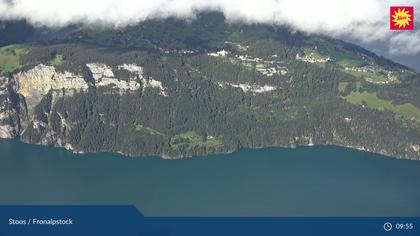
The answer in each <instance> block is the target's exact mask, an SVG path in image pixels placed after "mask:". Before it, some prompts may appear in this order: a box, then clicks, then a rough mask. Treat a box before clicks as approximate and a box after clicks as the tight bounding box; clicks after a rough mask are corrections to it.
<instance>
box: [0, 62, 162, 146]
mask: <svg viewBox="0 0 420 236" xmlns="http://www.w3.org/2000/svg"><path fill="white" fill-rule="evenodd" d="M86 66H87V67H88V68H89V70H90V72H91V73H92V76H93V78H94V82H93V83H91V82H88V81H87V79H86V78H84V77H83V76H82V75H81V74H77V73H73V72H69V71H64V72H59V71H57V70H56V69H55V68H54V67H53V66H47V65H43V64H40V65H37V66H35V67H34V68H32V69H30V70H27V71H22V72H19V73H17V74H15V75H13V76H12V77H10V78H6V77H0V138H13V137H18V136H20V137H21V139H22V140H23V141H26V142H30V143H34V140H33V139H32V138H28V137H27V135H25V133H27V132H29V130H30V131H31V132H33V131H34V130H35V131H37V132H38V133H39V134H40V137H39V138H38V139H37V141H35V143H39V144H44V145H56V146H61V147H65V148H68V149H73V147H72V144H71V143H68V141H67V138H66V131H69V130H71V129H72V125H74V124H71V123H69V122H67V120H66V116H67V115H68V114H61V113H60V112H56V113H55V114H52V108H53V107H54V105H55V104H56V102H57V100H59V99H60V98H63V97H72V96H74V95H75V94H76V93H84V92H86V91H87V90H88V89H94V88H99V87H109V88H110V89H112V90H117V92H118V93H119V94H124V93H129V92H133V91H136V90H139V89H147V88H149V87H151V88H156V89H158V93H159V94H160V95H162V96H167V92H166V88H164V87H163V85H162V83H161V82H160V81H157V80H154V79H152V78H145V77H144V76H143V69H142V67H141V66H138V65H134V64H130V65H126V64H124V65H120V66H118V67H117V68H118V69H120V70H126V71H128V72H130V74H131V75H133V76H131V77H129V78H117V77H116V76H115V75H114V73H113V71H112V68H111V67H110V66H107V65H105V64H101V63H89V64H87V65H86ZM45 101H46V102H45ZM41 103H46V104H41ZM40 104H41V105H42V106H43V107H46V108H45V109H44V111H42V112H41V113H43V114H41V115H40V114H39V109H40V108H38V107H39V106H40ZM36 109H38V111H37V113H36ZM53 115H58V116H59V121H60V122H59V123H60V124H59V125H60V127H61V128H60V132H57V130H55V131H54V129H53V127H52V123H53V122H52V120H51V117H52V116H53Z"/></svg>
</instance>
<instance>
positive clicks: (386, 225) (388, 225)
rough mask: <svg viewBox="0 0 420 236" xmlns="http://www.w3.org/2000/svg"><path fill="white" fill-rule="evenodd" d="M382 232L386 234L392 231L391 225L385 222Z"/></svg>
mask: <svg viewBox="0 0 420 236" xmlns="http://www.w3.org/2000/svg"><path fill="white" fill-rule="evenodd" d="M384 230H385V231H387V232H389V231H391V230H392V224H391V223H389V222H386V223H385V224H384Z"/></svg>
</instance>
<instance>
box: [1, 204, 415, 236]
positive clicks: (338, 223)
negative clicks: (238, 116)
mask: <svg viewBox="0 0 420 236" xmlns="http://www.w3.org/2000/svg"><path fill="white" fill-rule="evenodd" d="M419 228H420V217H390V218H386V217H338V218H334V217H318V218H317V217H308V218H306V217H144V216H143V215H142V214H141V213H140V212H139V211H138V210H137V209H136V208H135V207H133V206H0V235H1V236H3V235H4V236H15V235H16V236H21V235H25V236H26V235H42V236H49V235H54V236H55V235H72V236H75V235H77V236H79V235H89V236H92V235H101V236H107V235H118V236H120V235H121V236H130V235H136V236H139V235H150V236H161V235H171V236H177V235H180V236H181V235H182V236H188V235H191V236H192V235H194V236H197V235H200V236H202V235H203V236H206V235H209V236H210V235H212V236H213V235H218V236H219V235H229V236H232V235H241V236H242V235H256V236H261V235H268V236H270V235H273V236H274V235H305V236H307V235H323V236H324V235H334V236H336V235H341V236H343V235H344V236H346V235H349V236H350V235H351V236H354V235H357V236H360V235H368V236H376V235H387V236H388V235H407V236H408V235H413V236H414V235H415V236H418V235H420V230H419Z"/></svg>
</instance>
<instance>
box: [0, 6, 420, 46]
mask: <svg viewBox="0 0 420 236" xmlns="http://www.w3.org/2000/svg"><path fill="white" fill-rule="evenodd" d="M390 5H412V6H415V8H416V9H420V0H0V19H3V20H4V19H22V18H24V19H27V20H28V21H29V22H31V23H33V24H36V25H46V26H63V25H66V24H69V23H80V22H83V23H85V24H93V23H98V22H100V23H104V24H108V25H112V26H114V27H119V26H124V25H127V24H134V23H138V22H141V21H144V20H146V19H150V18H165V17H168V16H175V17H179V18H193V17H194V16H195V14H196V13H197V12H199V11H202V10H218V11H222V12H223V13H224V14H225V16H226V18H227V20H228V21H245V22H249V23H254V22H258V23H268V24H278V25H289V26H291V27H293V28H294V29H297V30H301V31H304V32H308V33H322V34H327V35H333V36H337V37H351V38H354V39H357V40H360V41H363V42H372V41H376V40H379V41H385V42H389V50H390V52H391V53H393V54H414V53H419V52H420V46H419V45H420V43H419V41H420V33H418V31H416V32H411V33H410V32H409V33H407V32H391V31H390V30H389V29H388V28H389V6H390ZM416 21H417V22H420V18H419V17H418V16H417V15H416Z"/></svg>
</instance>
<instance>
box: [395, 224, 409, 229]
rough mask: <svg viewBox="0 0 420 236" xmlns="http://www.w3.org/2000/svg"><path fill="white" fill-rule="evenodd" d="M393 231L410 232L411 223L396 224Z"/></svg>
mask: <svg viewBox="0 0 420 236" xmlns="http://www.w3.org/2000/svg"><path fill="white" fill-rule="evenodd" d="M395 229H397V230H398V229H399V230H412V229H414V224H413V223H396V224H395Z"/></svg>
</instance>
